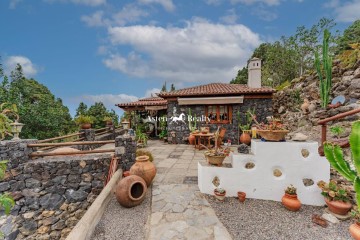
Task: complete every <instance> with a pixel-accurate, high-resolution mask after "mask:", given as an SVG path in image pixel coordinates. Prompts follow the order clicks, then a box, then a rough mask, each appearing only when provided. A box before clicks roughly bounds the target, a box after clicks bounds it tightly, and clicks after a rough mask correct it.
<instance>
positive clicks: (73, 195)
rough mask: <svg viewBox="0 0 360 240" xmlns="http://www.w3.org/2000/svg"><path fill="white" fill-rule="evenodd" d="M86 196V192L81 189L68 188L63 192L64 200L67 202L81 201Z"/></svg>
mask: <svg viewBox="0 0 360 240" xmlns="http://www.w3.org/2000/svg"><path fill="white" fill-rule="evenodd" d="M87 196H88V193H87V192H85V191H83V190H78V191H74V190H73V189H68V190H66V192H65V197H66V200H68V201H69V202H81V201H84V200H85V199H86V198H87Z"/></svg>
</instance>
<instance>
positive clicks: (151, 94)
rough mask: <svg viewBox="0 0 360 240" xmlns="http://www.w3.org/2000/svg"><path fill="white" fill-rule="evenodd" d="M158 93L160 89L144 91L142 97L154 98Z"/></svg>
mask: <svg viewBox="0 0 360 240" xmlns="http://www.w3.org/2000/svg"><path fill="white" fill-rule="evenodd" d="M159 92H161V89H159V88H152V89H148V90H146V92H145V96H144V97H155V95H156V94H157V93H159Z"/></svg>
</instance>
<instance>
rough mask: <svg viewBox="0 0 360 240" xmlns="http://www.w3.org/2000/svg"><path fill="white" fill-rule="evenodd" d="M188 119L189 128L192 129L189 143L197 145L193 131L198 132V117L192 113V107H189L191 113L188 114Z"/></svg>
mask: <svg viewBox="0 0 360 240" xmlns="http://www.w3.org/2000/svg"><path fill="white" fill-rule="evenodd" d="M188 121H189V130H190V135H189V138H188V140H189V144H190V145H195V140H196V138H195V136H194V135H193V133H196V132H195V131H196V118H193V116H192V115H191V108H189V115H188Z"/></svg>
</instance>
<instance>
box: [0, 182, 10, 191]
mask: <svg viewBox="0 0 360 240" xmlns="http://www.w3.org/2000/svg"><path fill="white" fill-rule="evenodd" d="M9 189H10V184H9V183H8V182H2V183H0V192H5V191H7V190H9Z"/></svg>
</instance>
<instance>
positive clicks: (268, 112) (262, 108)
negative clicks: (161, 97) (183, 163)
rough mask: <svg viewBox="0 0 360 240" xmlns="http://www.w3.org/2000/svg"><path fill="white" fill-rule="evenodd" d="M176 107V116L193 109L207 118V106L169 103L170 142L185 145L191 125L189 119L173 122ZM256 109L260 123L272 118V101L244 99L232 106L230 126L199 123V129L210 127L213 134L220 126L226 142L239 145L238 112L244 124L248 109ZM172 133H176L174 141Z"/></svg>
mask: <svg viewBox="0 0 360 240" xmlns="http://www.w3.org/2000/svg"><path fill="white" fill-rule="evenodd" d="M174 107H175V108H176V115H177V116H179V115H180V114H181V113H185V115H186V116H187V115H188V113H189V109H191V114H192V115H196V116H205V106H204V105H188V106H187V105H181V106H179V105H178V103H177V102H169V103H168V111H167V114H168V141H169V142H174V143H184V142H185V141H186V139H187V137H188V136H189V134H190V130H189V124H188V121H187V119H186V120H185V121H186V123H185V124H184V123H181V122H173V123H172V122H171V119H170V118H171V117H172V116H173V110H174ZM253 108H255V113H256V116H257V119H258V120H259V121H264V120H265V119H266V117H267V116H272V99H244V103H242V104H236V105H232V111H233V112H232V116H233V117H232V122H231V123H230V124H207V123H206V122H197V128H198V129H200V127H205V126H206V127H210V131H211V132H215V131H216V130H217V128H218V126H220V127H223V128H226V135H225V138H224V140H225V141H227V140H228V139H230V140H231V142H232V143H233V144H238V141H239V129H238V124H239V122H238V119H237V112H238V111H240V113H242V114H241V121H242V124H244V122H245V112H246V111H247V110H248V109H253ZM171 132H175V138H176V140H175V141H174V140H173V138H172V136H171Z"/></svg>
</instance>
